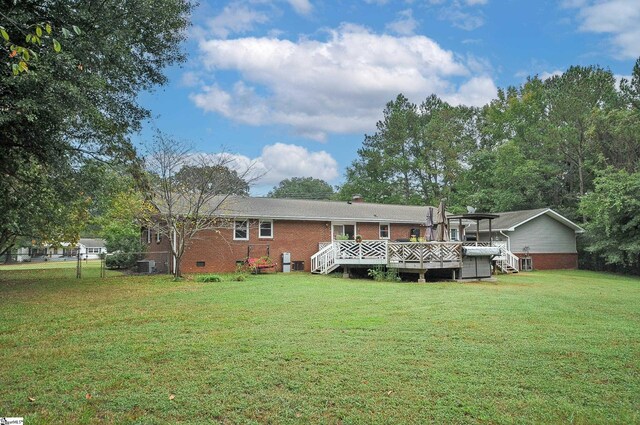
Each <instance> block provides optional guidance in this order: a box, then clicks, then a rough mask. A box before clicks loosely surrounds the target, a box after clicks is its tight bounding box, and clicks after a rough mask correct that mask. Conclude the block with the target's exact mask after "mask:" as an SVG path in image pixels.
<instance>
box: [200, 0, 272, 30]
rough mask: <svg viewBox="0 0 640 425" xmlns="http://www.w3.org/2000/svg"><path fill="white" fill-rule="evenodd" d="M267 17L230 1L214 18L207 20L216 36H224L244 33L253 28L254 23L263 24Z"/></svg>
mask: <svg viewBox="0 0 640 425" xmlns="http://www.w3.org/2000/svg"><path fill="white" fill-rule="evenodd" d="M268 20H269V18H268V17H267V15H265V14H264V13H262V12H259V11H256V10H252V9H249V8H248V7H247V6H245V5H242V4H239V3H232V4H230V5H228V6H225V8H224V9H223V10H222V13H220V14H219V15H218V16H216V17H215V18H213V19H211V20H209V28H210V30H211V32H212V34H214V35H215V36H217V37H222V38H226V37H228V36H229V35H230V34H237V33H240V34H241V33H246V32H248V31H251V30H253V28H254V26H255V24H263V23H265V22H267V21H268Z"/></svg>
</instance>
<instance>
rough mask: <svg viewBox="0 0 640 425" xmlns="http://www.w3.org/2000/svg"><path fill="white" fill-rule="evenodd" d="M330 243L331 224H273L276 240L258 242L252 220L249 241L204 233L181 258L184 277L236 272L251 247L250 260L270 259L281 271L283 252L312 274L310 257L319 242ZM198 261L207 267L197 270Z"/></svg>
mask: <svg viewBox="0 0 640 425" xmlns="http://www.w3.org/2000/svg"><path fill="white" fill-rule="evenodd" d="M330 239H331V225H330V223H329V222H313V221H309V222H302V221H277V220H276V221H274V222H273V238H270V239H260V238H258V221H257V220H250V226H249V240H248V241H236V240H233V229H221V230H220V231H219V232H213V231H206V232H202V234H201V235H200V236H199V238H198V239H197V240H194V241H193V242H192V244H191V245H190V246H189V248H188V249H187V251H186V252H185V254H184V256H183V257H182V271H183V272H185V273H202V272H233V271H235V269H236V261H238V260H243V259H245V258H246V257H247V252H248V248H249V247H251V252H250V253H249V255H250V256H251V257H262V256H264V255H267V247H266V245H269V255H270V256H271V258H272V259H273V260H274V261H276V262H277V263H278V270H279V271H280V270H282V264H281V256H282V253H283V252H290V253H291V261H304V263H305V264H304V267H305V271H310V268H311V256H312V255H313V254H315V253H316V252H318V242H322V241H327V242H328V241H329V240H330ZM197 261H204V262H205V266H204V267H197V266H196V262H197Z"/></svg>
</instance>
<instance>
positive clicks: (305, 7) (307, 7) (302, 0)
mask: <svg viewBox="0 0 640 425" xmlns="http://www.w3.org/2000/svg"><path fill="white" fill-rule="evenodd" d="M287 1H288V2H289V4H290V5H291V7H293V9H294V10H295V11H296V12H297V13H299V14H300V15H308V14H310V13H311V10H312V9H313V6H312V5H311V2H310V1H309V0H287Z"/></svg>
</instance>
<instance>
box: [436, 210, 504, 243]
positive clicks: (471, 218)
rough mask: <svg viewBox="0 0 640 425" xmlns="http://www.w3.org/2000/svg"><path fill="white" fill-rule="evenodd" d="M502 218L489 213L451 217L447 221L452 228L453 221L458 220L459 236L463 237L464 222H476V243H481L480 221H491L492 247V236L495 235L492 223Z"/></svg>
mask: <svg viewBox="0 0 640 425" xmlns="http://www.w3.org/2000/svg"><path fill="white" fill-rule="evenodd" d="M498 217H500V216H499V215H497V214H488V213H467V214H458V215H450V216H449V217H447V221H448V224H449V226H448V227H449V228H451V220H458V229H460V230H459V231H458V232H459V233H458V234H459V235H462V229H463V227H464V226H463V224H462V222H463V220H464V221H475V222H476V242H478V241H480V230H479V229H480V221H481V220H489V246H491V235H492V234H493V232H492V230H491V221H492V220H493V219H496V218H498Z"/></svg>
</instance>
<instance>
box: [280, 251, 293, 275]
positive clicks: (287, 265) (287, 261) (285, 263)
mask: <svg viewBox="0 0 640 425" xmlns="http://www.w3.org/2000/svg"><path fill="white" fill-rule="evenodd" d="M290 271H291V253H290V252H283V253H282V273H289V272H290Z"/></svg>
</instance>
